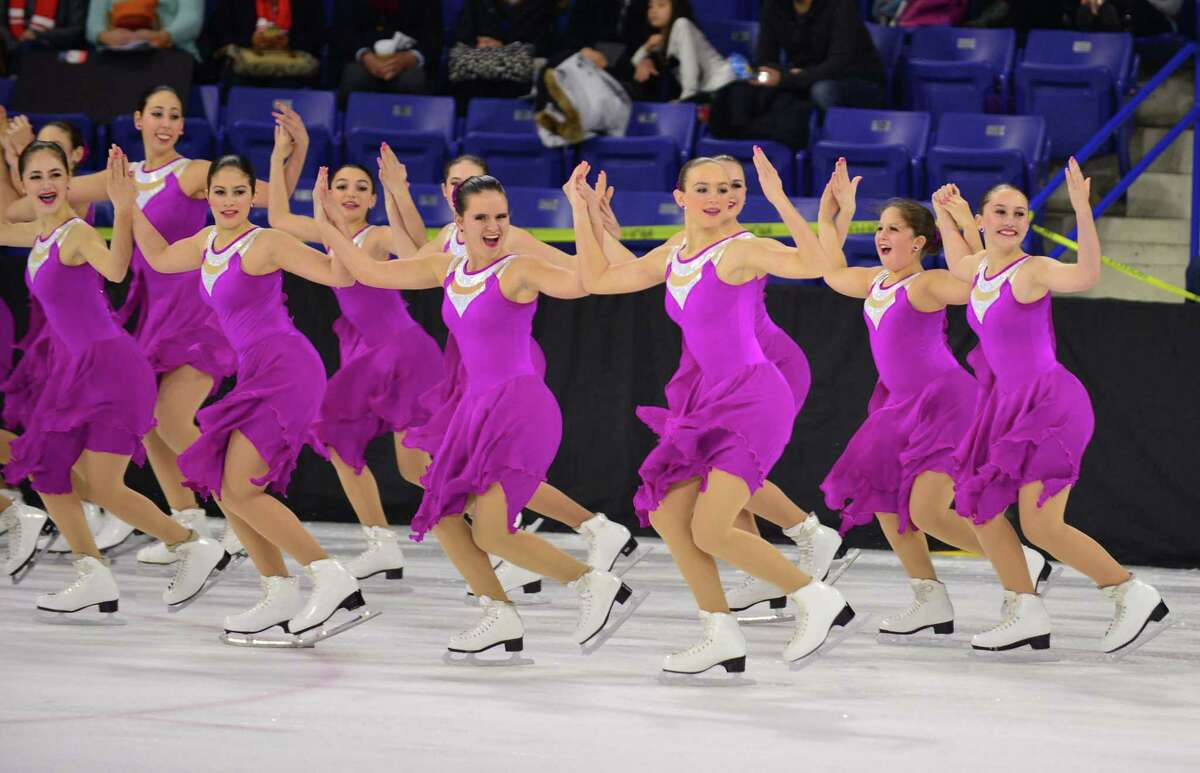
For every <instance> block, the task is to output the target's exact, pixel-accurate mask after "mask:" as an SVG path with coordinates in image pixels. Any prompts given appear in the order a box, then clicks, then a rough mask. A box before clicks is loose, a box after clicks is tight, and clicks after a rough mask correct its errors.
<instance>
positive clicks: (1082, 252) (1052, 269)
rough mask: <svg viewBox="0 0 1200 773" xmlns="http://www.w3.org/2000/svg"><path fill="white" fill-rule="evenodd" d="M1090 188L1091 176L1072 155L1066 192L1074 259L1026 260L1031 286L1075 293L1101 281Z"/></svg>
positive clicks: (1098, 236)
mask: <svg viewBox="0 0 1200 773" xmlns="http://www.w3.org/2000/svg"><path fill="white" fill-rule="evenodd" d="M1091 191H1092V180H1091V178H1090V177H1084V176H1083V171H1082V170H1081V169H1080V168H1079V162H1078V161H1076V160H1075V158H1074V157H1072V158H1071V160H1070V161H1069V162H1067V192H1068V193H1069V194H1070V196H1071V207H1072V209H1074V210H1075V222H1076V229H1077V230H1078V234H1079V236H1078V242H1079V248H1078V250H1077V251H1076V255H1077V257H1076V262H1075V263H1063V262H1061V261H1058V260H1055V259H1053V258H1045V257H1039V258H1037V259H1036V260H1031V261H1029V266H1028V268H1027V270H1028V271H1029V274H1028V276H1027V277H1026V280H1025V281H1027V282H1029V283H1030V284H1032V285H1033V286H1034V287H1036V288H1038V289H1040V288H1045V289H1047V290H1050V291H1052V292H1056V293H1078V292H1083V291H1084V290H1089V289H1091V288H1092V287H1095V286H1096V282H1098V281H1100V234H1099V233H1098V232H1097V231H1096V221H1095V219H1094V218H1093V217H1092V203H1091ZM1031 289H1032V288H1031Z"/></svg>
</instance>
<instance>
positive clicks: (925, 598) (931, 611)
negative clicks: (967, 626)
mask: <svg viewBox="0 0 1200 773" xmlns="http://www.w3.org/2000/svg"><path fill="white" fill-rule="evenodd" d="M908 584H909V585H911V586H912V590H913V597H914V598H913V603H912V604H911V605H910V606H909V607H908V609H905V610H904V611H903V612H899V613H897V614H895V615H892V616H890V617H886V618H884V619H883V620H882V621H881V622H880V623H879V634H880V636H879V639H880V641H893V642H894V641H903V640H904V639H905V638H906V637H909V636H912V635H914V634H917V633H919V632H921V631H924V630H927V629H933V633H934V635H935V636H948V634H952V633H954V605H953V604H951V603H950V594H949V593H947V592H946V586H945V585H943V584H942V583H940V582H938V581H937V580H916V579H912V578H909V580H908Z"/></svg>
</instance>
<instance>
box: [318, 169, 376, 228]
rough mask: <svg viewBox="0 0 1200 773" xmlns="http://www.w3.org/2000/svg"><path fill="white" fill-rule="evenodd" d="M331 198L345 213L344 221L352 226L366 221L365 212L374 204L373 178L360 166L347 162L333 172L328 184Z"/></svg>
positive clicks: (360, 224)
mask: <svg viewBox="0 0 1200 773" xmlns="http://www.w3.org/2000/svg"><path fill="white" fill-rule="evenodd" d="M329 187H330V188H331V189H332V190H333V200H334V202H336V203H337V205H338V206H340V207H341V208H342V211H343V212H345V213H346V221H347V222H348V223H349V224H350V225H351V226H352V227H353V226H362V225H363V224H364V223H366V222H367V213H368V212H370V211H371V209H372V208H373V207H374V206H375V198H376V197H375V180H374V178H372V177H371V175H370V174H369V173H368V172H367V171H366V170H365V169H363V168H362V167H359V166H357V165H352V164H347V165H346V166H343V167H342V168H341V169H339V170H337V171H336V172H334V174H333V182H332V183H331V184H330V186H329Z"/></svg>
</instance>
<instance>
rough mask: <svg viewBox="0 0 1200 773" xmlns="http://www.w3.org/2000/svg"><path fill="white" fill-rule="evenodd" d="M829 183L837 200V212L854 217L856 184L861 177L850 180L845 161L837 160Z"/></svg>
mask: <svg viewBox="0 0 1200 773" xmlns="http://www.w3.org/2000/svg"><path fill="white" fill-rule="evenodd" d="M830 182H831V183H832V185H833V196H834V198H835V199H837V203H838V211H839V212H841V213H842V214H843V215H847V216H849V217H854V212H855V210H856V209H857V208H858V184H859V183H860V182H862V175H858V176H857V177H853V178H851V177H850V169H849V167H848V166H847V165H846V159H844V158H839V159H838V160H837V163H836V164H834V165H833V175H832V176H831V177H830Z"/></svg>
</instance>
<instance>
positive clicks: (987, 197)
mask: <svg viewBox="0 0 1200 773" xmlns="http://www.w3.org/2000/svg"><path fill="white" fill-rule="evenodd" d="M1004 191H1016V192H1017V193H1019V194H1021V195H1022V196H1024V197H1025V202H1026V203H1028V202H1029V196H1027V195H1026V194H1025V191H1023V190H1021V189H1020V188H1018V187H1017V186H1015V185H1012V184H1010V183H1000V184H999V185H993V186H992V187H991V188H988V192H987V193H985V194H983V201H981V202H979V211H980V212H982V211H983V208H984V207H986V206H987V205H988V202H989V201H991V200H992V198H993V197H995V196H997V195H999V194H1001V193H1003V192H1004Z"/></svg>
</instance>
